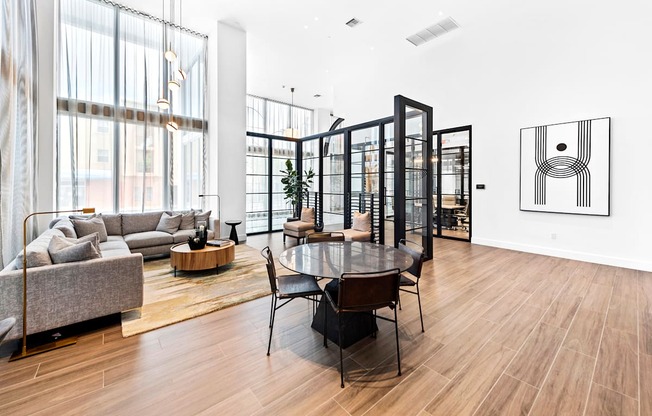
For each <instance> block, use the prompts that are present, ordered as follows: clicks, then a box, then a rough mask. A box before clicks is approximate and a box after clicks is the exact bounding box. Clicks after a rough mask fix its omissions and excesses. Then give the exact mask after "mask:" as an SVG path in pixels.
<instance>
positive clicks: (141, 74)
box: [56, 0, 206, 211]
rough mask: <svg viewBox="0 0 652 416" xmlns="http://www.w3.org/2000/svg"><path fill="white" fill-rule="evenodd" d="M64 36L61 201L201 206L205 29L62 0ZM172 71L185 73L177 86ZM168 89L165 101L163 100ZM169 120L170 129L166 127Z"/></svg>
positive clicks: (126, 207) (127, 207)
mask: <svg viewBox="0 0 652 416" xmlns="http://www.w3.org/2000/svg"><path fill="white" fill-rule="evenodd" d="M58 36H59V42H58V45H59V49H58V60H57V62H58V66H57V136H56V140H57V147H56V151H57V154H56V159H57V164H56V167H57V172H56V185H57V192H56V194H57V208H58V209H71V208H78V207H82V206H93V207H95V208H96V209H97V210H99V211H147V210H156V209H167V208H172V209H182V208H191V207H198V206H199V199H198V195H199V194H201V193H203V190H204V186H205V184H204V178H205V175H204V173H205V169H206V163H205V159H206V158H205V157H204V155H205V136H206V120H205V113H204V102H205V97H204V91H205V90H206V88H205V87H206V86H205V70H206V65H205V62H206V38H205V36H203V35H199V34H196V33H191V32H189V31H187V30H185V29H179V28H177V27H172V26H170V25H167V24H165V23H164V22H162V21H160V20H157V19H154V18H152V17H151V16H145V15H143V14H140V13H138V12H133V11H131V10H126V9H123V8H122V7H121V6H119V5H116V4H114V3H113V2H108V1H89V0H61V1H60V2H59V35H58ZM170 44H171V45H172V47H173V49H175V50H176V53H177V56H178V59H177V60H176V61H174V62H172V63H168V62H167V61H166V60H165V59H164V57H163V52H164V45H168V46H169V45H170ZM179 68H181V69H183V70H184V71H185V73H186V79H185V80H183V79H182V78H181V77H180V74H179V76H177V74H178V71H177V69H179ZM170 79H177V80H178V81H179V83H180V85H181V87H180V89H179V90H178V91H171V90H169V89H168V87H167V85H168V81H169V80H170ZM163 97H164V98H166V99H168V101H169V102H170V108H169V109H161V108H159V106H158V105H157V101H158V100H159V98H163ZM170 121H172V122H174V123H175V124H176V126H177V129H176V130H175V131H174V132H169V131H168V129H166V125H167V123H168V122H170ZM172 130H174V129H172Z"/></svg>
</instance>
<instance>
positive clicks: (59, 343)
mask: <svg viewBox="0 0 652 416" xmlns="http://www.w3.org/2000/svg"><path fill="white" fill-rule="evenodd" d="M73 212H81V213H82V214H93V213H94V212H95V208H82V209H72V210H64V211H42V212H33V213H31V214H29V215H28V216H26V217H25V219H24V220H23V344H22V347H21V349H20V351H16V352H15V353H13V355H12V356H11V358H9V361H15V360H20V359H23V358H26V357H30V356H32V355H36V354H40V353H42V352H46V351H51V350H55V349H57V348H62V347H67V346H68V345H73V344H76V343H77V338H76V337H71V338H66V339H61V340H56V341H54V342H50V343H48V344H44V345H39V346H38V347H34V348H27V220H29V219H30V218H32V217H33V216H35V215H44V214H66V213H73Z"/></svg>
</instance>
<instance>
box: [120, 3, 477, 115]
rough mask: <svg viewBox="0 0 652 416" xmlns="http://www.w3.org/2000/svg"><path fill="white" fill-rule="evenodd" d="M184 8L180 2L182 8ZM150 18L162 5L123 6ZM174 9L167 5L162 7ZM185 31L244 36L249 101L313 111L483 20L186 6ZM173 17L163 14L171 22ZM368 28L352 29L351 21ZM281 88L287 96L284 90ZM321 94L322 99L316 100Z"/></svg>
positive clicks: (440, 14) (442, 10)
mask: <svg viewBox="0 0 652 416" xmlns="http://www.w3.org/2000/svg"><path fill="white" fill-rule="evenodd" d="M178 1H179V0H177V2H178ZM122 3H123V4H125V5H128V6H130V7H133V8H135V9H138V10H141V11H144V12H146V13H149V14H152V15H156V16H161V14H162V3H161V1H160V0H145V1H144V0H122ZM165 4H166V7H169V6H168V4H169V2H168V1H166V2H165ZM181 4H182V7H183V15H182V16H183V21H182V24H183V26H186V27H189V28H191V29H193V30H196V31H199V32H203V33H206V34H210V33H211V32H213V31H214V29H215V27H216V22H217V21H225V22H228V23H230V24H232V25H234V26H239V27H242V29H244V30H245V31H246V33H247V90H248V92H249V93H252V94H256V95H260V96H264V97H269V98H274V99H278V100H282V101H286V102H289V101H290V98H291V95H290V91H289V87H295V89H296V91H295V95H294V102H295V104H298V105H303V106H306V107H310V108H332V106H333V100H334V93H335V92H336V90H337V88H338V84H339V83H340V80H342V79H343V78H344V77H347V76H351V75H352V74H356V75H357V76H359V75H362V76H364V74H366V73H371V72H373V71H378V70H380V69H381V68H384V67H388V68H389V67H396V65H397V63H400V62H404V61H409V60H410V59H414V58H418V55H419V54H425V53H433V52H435V51H436V47H437V44H438V43H440V42H446V39H444V38H447V37H454V36H458V33H459V32H462V31H463V30H464V27H465V25H467V24H469V23H470V22H471V21H472V20H474V19H476V18H482V17H483V16H482V12H483V11H486V7H481V9H484V10H483V11H475V12H474V10H477V8H474V7H471V5H469V4H468V1H459V0H458V1H453V0H444V1H439V0H435V1H433V0H410V1H403V2H398V1H389V0H382V1H374V0H355V1H351V0H348V1H347V0H328V1H326V0H310V1H307V0H274V1H270V0H216V1H210V2H209V1H206V0H183V1H182V3H181ZM167 14H168V12H167V11H166V17H167ZM448 16H450V17H452V18H453V19H455V20H456V21H457V23H458V24H459V25H460V26H461V27H462V29H461V30H457V31H455V32H453V33H450V34H447V35H444V36H443V37H442V38H437V39H435V40H433V41H431V42H428V43H427V44H425V45H423V46H419V47H415V46H414V45H412V44H410V43H409V42H408V41H407V40H405V38H406V37H407V36H409V35H411V34H414V33H416V32H418V31H420V30H422V29H424V28H425V27H427V26H430V25H432V24H434V23H436V22H438V21H439V20H441V19H443V18H444V17H448ZM353 17H355V18H357V19H359V20H361V21H362V22H363V23H362V24H360V25H358V26H357V27H355V28H350V27H348V26H346V25H345V23H346V22H347V21H348V20H350V19H351V18H353ZM283 85H285V86H287V87H288V88H285V89H284V88H283ZM314 94H321V95H322V97H321V98H313V95H314Z"/></svg>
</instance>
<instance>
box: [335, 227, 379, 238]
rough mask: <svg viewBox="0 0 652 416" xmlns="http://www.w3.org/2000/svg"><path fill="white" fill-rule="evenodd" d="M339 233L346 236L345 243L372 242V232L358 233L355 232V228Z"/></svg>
mask: <svg viewBox="0 0 652 416" xmlns="http://www.w3.org/2000/svg"><path fill="white" fill-rule="evenodd" d="M339 231H340V232H341V233H342V234H344V240H345V241H371V232H370V231H358V230H354V229H353V228H349V229H348V230H339Z"/></svg>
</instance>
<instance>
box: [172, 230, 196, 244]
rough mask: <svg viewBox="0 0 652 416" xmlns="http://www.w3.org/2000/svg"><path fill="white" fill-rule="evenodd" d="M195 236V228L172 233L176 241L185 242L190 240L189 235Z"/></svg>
mask: <svg viewBox="0 0 652 416" xmlns="http://www.w3.org/2000/svg"><path fill="white" fill-rule="evenodd" d="M194 236H195V230H194V229H193V230H179V231H177V232H176V233H174V234H172V238H173V239H174V242H175V243H185V242H187V241H188V238H189V237H194Z"/></svg>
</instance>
